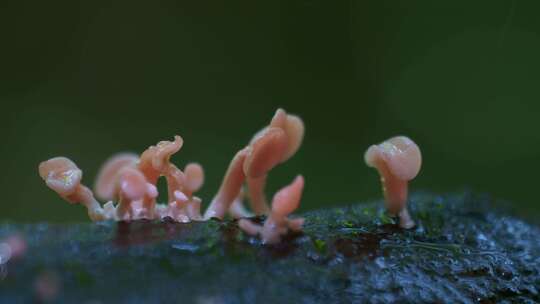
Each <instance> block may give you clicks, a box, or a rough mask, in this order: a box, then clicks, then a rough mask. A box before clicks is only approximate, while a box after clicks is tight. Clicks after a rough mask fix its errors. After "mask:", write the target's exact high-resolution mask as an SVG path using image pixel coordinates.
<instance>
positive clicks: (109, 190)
mask: <svg viewBox="0 0 540 304" xmlns="http://www.w3.org/2000/svg"><path fill="white" fill-rule="evenodd" d="M138 161H139V156H138V155H137V154H134V153H118V154H115V155H113V156H112V157H110V158H109V159H108V160H107V161H106V162H105V163H104V164H103V166H101V169H100V170H99V173H98V175H97V178H96V183H95V186H94V191H95V193H96V196H97V197H98V198H100V199H102V200H105V201H110V200H114V199H116V196H117V194H118V193H116V190H117V184H118V179H119V176H120V173H121V171H122V169H124V168H128V167H135V166H136V165H137V162H138Z"/></svg>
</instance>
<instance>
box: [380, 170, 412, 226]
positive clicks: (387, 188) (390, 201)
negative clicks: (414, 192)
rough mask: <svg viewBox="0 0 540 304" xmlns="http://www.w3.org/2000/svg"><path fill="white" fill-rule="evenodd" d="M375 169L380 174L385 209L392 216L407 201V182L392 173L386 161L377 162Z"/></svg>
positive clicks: (397, 212)
mask: <svg viewBox="0 0 540 304" xmlns="http://www.w3.org/2000/svg"><path fill="white" fill-rule="evenodd" d="M377 171H379V174H380V176H381V185H382V190H383V194H384V199H385V202H386V209H387V210H388V213H390V215H392V216H396V215H398V214H399V213H400V212H401V210H403V209H404V208H405V206H406V203H407V194H408V182H407V181H405V180H400V179H399V178H397V177H396V176H395V175H393V174H392V173H391V172H390V170H388V166H387V165H386V163H384V162H382V161H378V162H377Z"/></svg>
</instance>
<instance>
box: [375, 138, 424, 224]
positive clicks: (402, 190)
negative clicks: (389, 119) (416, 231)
mask: <svg viewBox="0 0 540 304" xmlns="http://www.w3.org/2000/svg"><path fill="white" fill-rule="evenodd" d="M364 159H365V161H366V164H367V165H368V166H369V167H373V168H376V169H377V171H379V174H380V176H381V183H382V187H383V193H384V197H385V200H386V208H387V210H388V212H389V213H390V214H391V215H393V216H396V215H398V216H399V219H400V221H399V225H400V226H401V227H402V228H405V229H409V228H412V227H414V221H413V220H412V219H411V216H410V215H409V212H408V210H407V195H408V182H409V181H411V180H412V179H414V178H415V177H416V175H417V174H418V172H419V171H420V167H421V165H422V155H421V153H420V149H419V148H418V146H417V145H416V144H415V143H414V142H413V141H412V140H411V139H409V138H408V137H405V136H396V137H392V138H390V139H388V140H386V141H384V142H383V143H381V144H379V145H372V146H371V147H369V149H368V150H367V151H366V153H365V155H364Z"/></svg>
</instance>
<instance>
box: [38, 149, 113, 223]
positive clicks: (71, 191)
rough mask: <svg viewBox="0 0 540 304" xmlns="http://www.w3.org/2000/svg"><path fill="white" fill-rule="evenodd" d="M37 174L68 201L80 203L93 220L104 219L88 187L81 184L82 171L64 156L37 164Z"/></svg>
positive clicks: (101, 210)
mask: <svg viewBox="0 0 540 304" xmlns="http://www.w3.org/2000/svg"><path fill="white" fill-rule="evenodd" d="M39 175H40V176H41V178H42V179H43V180H44V181H45V183H46V184H47V186H48V187H49V188H51V189H52V190H54V191H55V192H56V193H58V195H60V196H61V197H62V198H63V199H65V200H66V201H68V202H69V203H72V204H75V203H81V204H83V205H84V206H85V207H86V208H87V209H88V216H89V217H90V219H92V220H93V221H100V220H104V219H105V216H104V213H103V209H102V208H101V206H100V204H99V202H98V201H96V199H95V198H94V194H93V193H92V191H91V190H90V189H88V187H86V186H84V185H82V184H81V179H82V171H81V169H79V168H78V167H77V165H75V163H74V162H73V161H71V160H70V159H68V158H66V157H55V158H51V159H49V160H47V161H44V162H42V163H40V164H39Z"/></svg>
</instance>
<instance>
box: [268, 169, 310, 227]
mask: <svg viewBox="0 0 540 304" xmlns="http://www.w3.org/2000/svg"><path fill="white" fill-rule="evenodd" d="M303 190H304V177H303V176H302V175H298V176H297V177H296V178H295V179H294V181H293V182H292V183H291V184H290V185H288V186H286V187H284V188H282V189H281V190H279V191H278V192H277V193H276V194H275V195H274V198H273V199H272V213H273V214H274V215H277V216H279V217H286V216H287V215H289V214H291V213H293V212H294V210H296V209H298V206H299V205H300V199H301V198H302V192H303Z"/></svg>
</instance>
